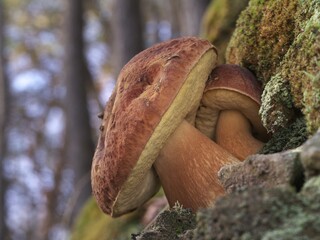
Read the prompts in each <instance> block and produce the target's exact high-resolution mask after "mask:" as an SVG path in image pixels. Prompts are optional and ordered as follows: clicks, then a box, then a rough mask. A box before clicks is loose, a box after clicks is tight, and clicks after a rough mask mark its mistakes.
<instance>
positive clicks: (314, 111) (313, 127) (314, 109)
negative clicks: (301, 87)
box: [303, 71, 320, 133]
mask: <svg viewBox="0 0 320 240" xmlns="http://www.w3.org/2000/svg"><path fill="white" fill-rule="evenodd" d="M309 77H310V80H311V82H310V86H309V87H310V89H309V91H307V92H305V93H304V95H303V102H304V103H305V104H304V114H305V116H306V119H307V122H308V131H309V132H312V133H313V132H315V131H317V129H318V128H320V114H319V112H320V71H319V72H318V74H317V75H315V76H312V75H311V76H310V75H309Z"/></svg>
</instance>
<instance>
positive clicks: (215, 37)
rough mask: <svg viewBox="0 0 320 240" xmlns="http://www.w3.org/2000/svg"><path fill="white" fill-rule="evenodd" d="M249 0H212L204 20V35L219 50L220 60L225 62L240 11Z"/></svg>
mask: <svg viewBox="0 0 320 240" xmlns="http://www.w3.org/2000/svg"><path fill="white" fill-rule="evenodd" d="M248 2H249V0H219V1H211V3H210V5H209V6H208V8H207V10H206V12H205V15H204V17H203V21H202V31H201V32H202V33H201V35H202V37H204V38H207V39H208V40H209V41H210V42H212V43H213V45H215V46H216V47H217V49H218V52H219V62H220V63H225V58H224V56H225V51H226V48H227V45H228V43H229V40H230V38H231V35H232V33H233V31H234V29H235V26H236V20H237V19H238V17H239V14H240V12H241V11H242V10H243V9H244V8H245V7H246V6H247V5H248Z"/></svg>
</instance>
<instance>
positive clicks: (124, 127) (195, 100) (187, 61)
mask: <svg viewBox="0 0 320 240" xmlns="http://www.w3.org/2000/svg"><path fill="white" fill-rule="evenodd" d="M216 60H217V59H216V51H215V49H214V47H213V46H212V45H211V44H210V43H209V42H208V41H205V40H200V39H198V38H180V39H175V40H171V41H167V42H164V43H160V44H157V45H155V46H153V47H151V48H149V49H147V50H145V51H143V52H141V53H140V54H138V55H136V56H135V57H134V58H133V59H132V60H130V61H129V62H128V64H127V65H126V66H125V67H124V68H123V69H122V71H121V73H120V75H119V77H118V81H117V85H116V88H115V89H114V93H113V95H112V97H111V99H110V100H109V103H108V105H107V107H106V109H105V113H104V119H103V122H102V127H101V129H102V132H101V135H100V138H99V143H98V146H97V149H96V152H95V155H94V158H93V164H92V171H91V179H92V180H91V181H92V189H93V194H94V196H95V198H96V200H97V202H98V205H99V206H100V208H101V209H102V210H103V211H104V212H105V213H108V214H110V215H112V216H119V215H121V214H124V213H127V212H129V211H132V210H134V209H136V208H137V207H139V206H140V205H142V204H143V203H144V202H145V201H147V200H148V199H149V198H150V197H151V196H153V195H154V194H155V193H156V191H157V190H158V188H159V180H158V177H157V175H156V173H155V171H154V170H153V167H152V164H153V162H154V161H155V159H156V158H157V156H158V154H159V152H160V150H161V149H162V147H163V146H164V144H165V142H166V141H167V139H168V137H169V136H170V134H171V133H172V132H173V131H174V130H175V129H176V128H177V126H178V125H179V124H180V123H181V122H182V121H183V120H184V119H186V120H187V121H188V122H190V123H191V124H194V121H195V115H196V111H197V109H198V106H199V104H200V99H201V96H202V93H203V90H204V87H205V82H206V81H207V79H208V76H209V74H210V72H211V71H212V68H213V67H214V66H215V64H216ZM186 99H187V101H186Z"/></svg>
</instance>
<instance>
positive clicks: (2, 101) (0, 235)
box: [0, 1, 9, 240]
mask: <svg viewBox="0 0 320 240" xmlns="http://www.w3.org/2000/svg"><path fill="white" fill-rule="evenodd" d="M4 20H5V17H4V6H3V3H2V1H0V239H4V240H6V239H9V235H8V234H9V231H8V228H7V225H6V216H7V212H6V206H5V194H6V189H7V184H6V181H5V178H4V169H3V166H4V159H5V152H6V134H5V129H6V125H7V120H8V117H7V116H8V110H9V108H8V95H9V94H8V87H7V84H8V81H7V78H6V74H5V65H6V64H5V57H4V38H5V37H4V27H5V22H4Z"/></svg>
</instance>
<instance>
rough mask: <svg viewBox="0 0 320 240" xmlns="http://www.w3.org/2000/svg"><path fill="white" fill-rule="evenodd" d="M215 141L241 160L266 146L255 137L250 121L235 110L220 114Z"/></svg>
mask: <svg viewBox="0 0 320 240" xmlns="http://www.w3.org/2000/svg"><path fill="white" fill-rule="evenodd" d="M215 141H216V143H217V144H219V145H220V146H221V147H223V148H224V149H225V150H227V151H228V152H230V153H231V154H233V155H234V156H235V157H236V158H238V159H240V160H244V159H245V158H246V157H247V156H249V155H252V154H255V153H257V152H258V151H259V150H260V149H261V148H262V147H263V145H264V143H263V142H262V141H260V140H258V139H256V138H255V137H254V134H253V130H252V126H251V124H250V121H249V120H248V119H247V118H246V117H245V116H244V115H243V114H242V113H241V112H239V111H235V110H224V111H221V112H220V115H219V118H218V122H217V128H216V133H215Z"/></svg>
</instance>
